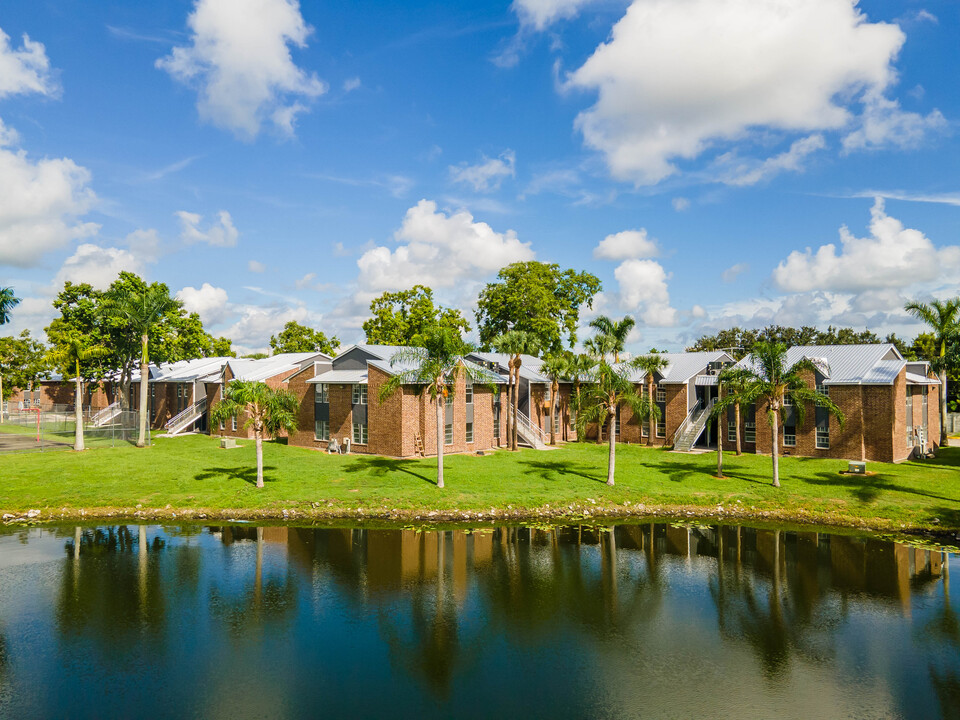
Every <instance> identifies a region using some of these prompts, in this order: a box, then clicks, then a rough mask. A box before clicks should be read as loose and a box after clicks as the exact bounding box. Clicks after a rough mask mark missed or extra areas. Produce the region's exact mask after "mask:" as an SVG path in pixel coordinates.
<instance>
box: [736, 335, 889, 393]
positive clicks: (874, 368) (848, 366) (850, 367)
mask: <svg viewBox="0 0 960 720" xmlns="http://www.w3.org/2000/svg"><path fill="white" fill-rule="evenodd" d="M804 358H807V359H811V360H815V361H822V362H825V363H826V365H827V367H826V369H827V373H826V375H828V378H827V379H825V380H824V383H823V384H824V385H891V384H893V382H894V380H896V378H897V375H898V374H899V373H900V370H901V369H903V367H904V366H905V365H906V361H905V360H904V359H903V357H902V356H901V355H900V353H899V352H897V348H896V347H894V346H893V345H891V344H890V343H877V344H874V345H797V346H796V347H792V348H789V349H788V350H787V357H786V364H787V367H790V366H792V365H795V364H796V363H798V362H800V361H801V360H803V359H804ZM737 366H738V367H746V368H753V367H755V366H754V364H753V358H752V356H750V355H748V356H747V357H745V358H743V360H741V361H740V362H739V363H737Z"/></svg>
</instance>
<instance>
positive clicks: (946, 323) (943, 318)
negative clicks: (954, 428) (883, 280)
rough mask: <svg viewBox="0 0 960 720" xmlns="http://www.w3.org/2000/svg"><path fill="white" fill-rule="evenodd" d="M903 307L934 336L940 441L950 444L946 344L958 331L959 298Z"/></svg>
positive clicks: (912, 303) (959, 319)
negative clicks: (938, 378)
mask: <svg viewBox="0 0 960 720" xmlns="http://www.w3.org/2000/svg"><path fill="white" fill-rule="evenodd" d="M904 309H905V310H906V311H907V312H908V313H910V314H911V315H913V316H914V317H915V318H917V319H918V320H922V321H923V322H924V323H926V324H927V326H928V327H929V328H930V330H931V331H933V335H934V336H935V338H936V349H937V357H936V358H933V367H934V370H935V371H936V372H937V374H938V375H939V376H940V442H941V444H942V445H944V446H946V445H949V444H950V441H949V439H948V438H947V397H948V392H947V382H948V381H947V364H948V360H947V346H948V345H949V344H950V341H951V339H952V338H953V336H954V335H955V334H957V333H958V332H960V298H951V299H949V300H933V301H932V302H930V303H922V302H911V303H907V304H906V306H905V307H904Z"/></svg>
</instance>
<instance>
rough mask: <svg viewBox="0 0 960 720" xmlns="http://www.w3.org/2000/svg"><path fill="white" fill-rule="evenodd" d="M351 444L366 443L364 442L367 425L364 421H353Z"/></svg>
mask: <svg viewBox="0 0 960 720" xmlns="http://www.w3.org/2000/svg"><path fill="white" fill-rule="evenodd" d="M353 444H354V445H366V444H367V425H366V423H354V424H353Z"/></svg>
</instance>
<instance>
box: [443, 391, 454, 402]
mask: <svg viewBox="0 0 960 720" xmlns="http://www.w3.org/2000/svg"><path fill="white" fill-rule="evenodd" d="M444 403H445V404H446V405H453V392H452V391H448V392H447V397H446V399H445V400H444Z"/></svg>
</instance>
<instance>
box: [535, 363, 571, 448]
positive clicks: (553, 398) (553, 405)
mask: <svg viewBox="0 0 960 720" xmlns="http://www.w3.org/2000/svg"><path fill="white" fill-rule="evenodd" d="M540 374H541V375H545V376H547V377H548V378H550V444H551V445H556V444H557V423H556V419H557V395H559V394H560V381H561V380H564V379H566V378H567V377H569V375H570V360H569V358H568V357H566V356H564V355H549V356H547V357H546V358H544V360H543V365H541V366H540Z"/></svg>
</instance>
